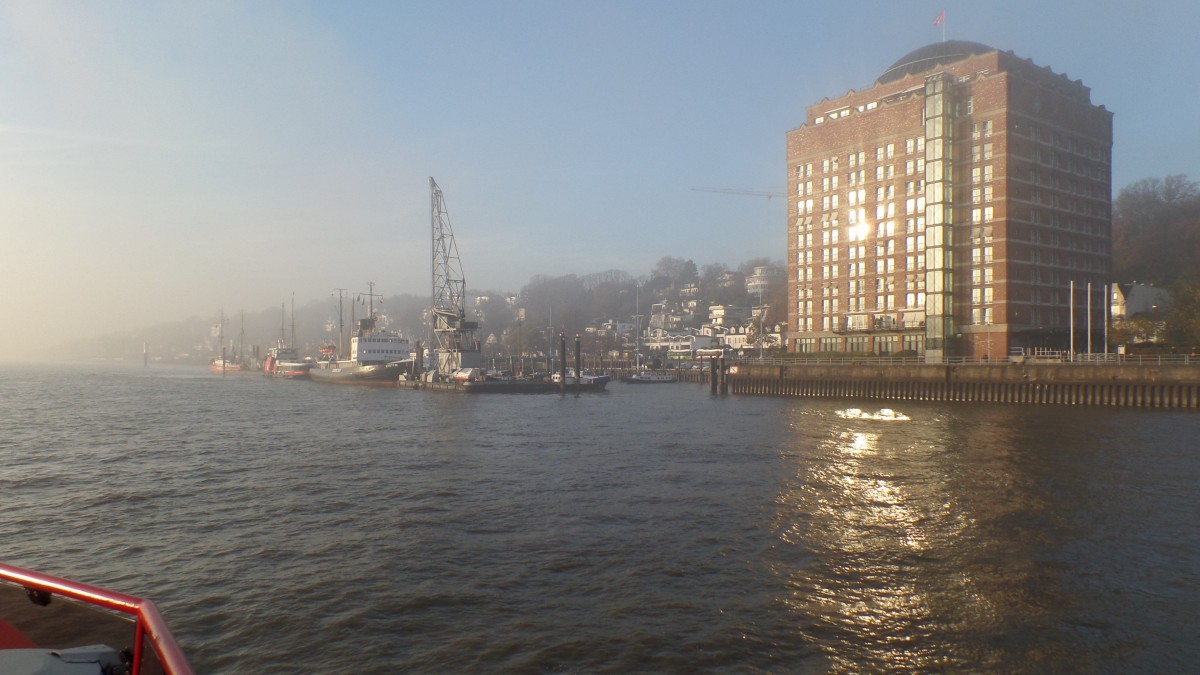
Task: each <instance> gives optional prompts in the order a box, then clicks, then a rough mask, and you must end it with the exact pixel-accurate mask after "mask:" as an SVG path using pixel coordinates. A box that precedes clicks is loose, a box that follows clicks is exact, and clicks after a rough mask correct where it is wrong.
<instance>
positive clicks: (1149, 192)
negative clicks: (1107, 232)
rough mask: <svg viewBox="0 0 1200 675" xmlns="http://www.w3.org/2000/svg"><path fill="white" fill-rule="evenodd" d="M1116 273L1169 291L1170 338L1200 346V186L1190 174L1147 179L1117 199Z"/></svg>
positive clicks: (1125, 279) (1123, 278) (1124, 280)
mask: <svg viewBox="0 0 1200 675" xmlns="http://www.w3.org/2000/svg"><path fill="white" fill-rule="evenodd" d="M1112 250H1113V278H1114V279H1116V280H1119V281H1120V282H1121V283H1129V282H1134V281H1136V282H1138V283H1143V284H1150V285H1153V286H1158V287H1161V288H1166V289H1168V290H1170V291H1171V295H1172V305H1171V309H1170V310H1168V311H1167V313H1166V316H1164V317H1163V319H1164V320H1165V323H1166V331H1165V332H1166V339H1167V341H1168V342H1169V343H1171V344H1173V345H1179V346H1196V345H1200V186H1198V185H1197V184H1196V183H1195V182H1194V181H1191V180H1188V178H1187V176H1183V175H1174V176H1167V177H1166V178H1161V179H1160V178H1146V179H1143V180H1140V181H1138V182H1136V183H1133V184H1132V185H1129V186H1128V187H1125V188H1123V189H1122V190H1121V192H1120V193H1119V194H1118V195H1117V198H1116V201H1114V202H1113V232H1112Z"/></svg>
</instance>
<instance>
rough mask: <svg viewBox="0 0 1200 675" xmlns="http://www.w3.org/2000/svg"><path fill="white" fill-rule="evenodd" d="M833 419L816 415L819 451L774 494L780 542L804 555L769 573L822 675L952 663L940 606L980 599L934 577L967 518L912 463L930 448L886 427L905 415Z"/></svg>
mask: <svg viewBox="0 0 1200 675" xmlns="http://www.w3.org/2000/svg"><path fill="white" fill-rule="evenodd" d="M835 415H836V419H835V418H834V416H824V417H823V418H822V420H823V422H824V427H823V428H824V430H825V431H826V433H825V434H824V435H823V437H822V438H820V439H814V440H817V448H818V451H817V452H816V453H815V454H814V455H813V456H812V457H811V458H809V460H808V461H805V462H801V463H800V465H799V466H798V467H797V468H798V470H799V471H798V475H797V476H796V482H795V484H794V485H792V486H791V489H790V490H789V491H788V492H787V493H785V494H782V495H780V499H779V502H780V504H781V505H784V506H787V507H790V508H789V509H788V510H787V511H785V513H787V514H789V515H790V517H791V518H792V519H793V521H792V522H790V523H783V522H781V523H779V524H778V525H779V527H778V529H777V531H779V532H780V537H781V538H782V540H783V541H785V542H787V543H789V544H792V545H796V546H798V547H801V548H802V549H804V550H807V551H809V552H810V554H811V555H810V556H806V557H805V558H804V563H803V564H799V565H797V566H795V567H790V568H781V569H779V570H777V571H778V573H779V574H780V575H782V576H783V577H784V578H785V579H786V581H787V588H788V594H787V596H786V597H785V598H782V601H783V604H784V605H785V606H786V607H788V608H789V611H791V612H792V613H793V614H794V615H795V616H796V617H798V618H801V619H802V623H801V625H800V626H799V627H798V628H799V630H800V631H801V633H802V634H803V636H804V637H805V639H807V640H808V641H810V642H812V643H814V644H816V645H818V646H819V647H820V648H821V649H822V650H823V651H824V652H825V654H826V657H827V659H828V663H829V669H830V671H831V672H863V671H874V670H889V669H903V670H914V669H915V670H921V669H937V668H945V667H952V666H953V665H954V663H955V659H954V658H953V657H952V656H951V655H950V654H952V653H953V648H952V647H947V645H946V643H945V640H946V639H947V638H948V637H949V636H951V635H952V634H953V630H952V629H951V630H948V626H947V625H945V624H946V623H947V619H946V618H945V617H946V616H947V615H948V614H954V613H955V612H949V613H948V612H947V611H946V609H945V608H946V605H947V603H951V604H954V603H957V604H960V605H962V604H967V605H975V606H976V607H977V608H978V607H979V606H980V604H981V603H980V602H979V593H976V592H974V591H972V590H971V587H972V586H973V580H972V579H971V578H970V577H969V575H966V574H964V573H963V572H962V571H961V570H959V571H958V572H957V573H956V576H955V578H953V579H952V580H948V579H942V578H938V576H937V575H938V574H940V570H941V569H942V565H940V564H939V561H940V560H941V559H944V558H946V557H949V556H951V555H952V554H951V553H950V552H949V550H948V549H949V548H950V547H949V544H950V543H951V542H953V540H954V539H955V538H956V537H958V536H959V535H960V534H961V533H962V531H963V528H964V527H966V526H967V525H968V524H969V522H970V519H969V518H963V517H961V516H962V514H955V513H954V511H955V509H954V508H953V505H952V502H953V499H952V498H950V499H948V498H947V494H946V493H945V487H946V481H945V480H944V477H943V476H941V475H939V472H938V470H937V465H936V464H931V463H930V462H929V461H928V460H927V459H926V458H924V457H922V456H921V455H922V454H927V453H928V452H929V451H930V448H929V447H928V446H925V447H922V446H921V444H919V443H917V442H916V441H915V440H914V437H913V436H912V435H911V434H908V433H905V429H906V425H897V424H892V422H895V421H908V417H907V416H897V415H894V414H890V413H885V414H883V415H879V414H877V413H870V412H868V413H861V411H857V410H848V411H835ZM811 421H812V420H806V423H811ZM930 570H934V572H933V578H930ZM982 604H984V605H986V603H982ZM975 611H976V610H975V609H971V608H965V609H964V608H963V607H961V606H960V607H959V611H958V613H960V614H961V613H963V612H966V613H968V614H970V613H972V612H975ZM978 611H979V612H981V613H983V614H986V613H987V609H986V607H983V608H981V609H979V610H978ZM950 621H951V622H953V619H951V620H950ZM977 656H978V655H976V657H977ZM979 662H980V661H979V659H978V658H976V659H975V660H974V661H972V663H975V664H978V663H979ZM960 663H961V662H960Z"/></svg>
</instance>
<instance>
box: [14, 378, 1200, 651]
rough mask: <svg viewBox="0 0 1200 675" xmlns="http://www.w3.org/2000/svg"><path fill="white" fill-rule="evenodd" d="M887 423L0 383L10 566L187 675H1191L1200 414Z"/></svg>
mask: <svg viewBox="0 0 1200 675" xmlns="http://www.w3.org/2000/svg"><path fill="white" fill-rule="evenodd" d="M887 405H889V406H890V407H892V408H895V409H896V411H897V412H898V413H900V415H899V416H898V419H872V415H869V414H868V415H856V414H855V413H854V412H853V411H851V410H850V409H851V408H862V409H863V411H865V412H867V413H871V412H875V411H877V410H878V409H879V405H878V403H877V402H869V401H858V402H851V401H836V400H785V399H769V398H752V397H712V396H710V395H709V394H708V391H707V389H706V388H704V387H702V386H699V385H689V384H678V385H662V386H655V387H646V386H622V385H620V384H613V385H610V391H608V392H607V393H605V394H599V395H584V396H581V397H573V396H567V397H560V396H558V395H534V396H455V395H448V394H432V393H427V392H412V391H398V390H378V389H359V388H351V387H338V386H330V385H320V384H315V383H308V382H285V381H277V380H266V379H263V378H261V377H257V376H254V375H227V376H225V377H221V376H216V375H212V374H210V373H208V372H207V370H204V369H201V368H177V367H150V368H141V367H120V366H96V365H86V366H74V367H67V366H61V367H54V368H53V369H49V370H47V369H39V370H35V369H32V368H28V367H11V366H10V367H8V368H7V369H6V370H5V371H4V372H3V374H0V459H2V463H0V499H2V504H3V510H2V512H0V560H3V561H5V562H8V563H11V564H16V565H20V566H25V567H32V568H35V569H39V570H42V571H45V572H48V573H51V574H56V575H61V576H66V577H71V578H76V579H78V580H81V581H87V582H90V583H96V584H99V585H105V586H110V587H112V588H115V589H118V590H122V591H126V592H129V593H133V594H137V595H144V596H147V597H150V598H152V599H154V600H155V601H156V602H157V604H158V605H159V607H160V609H161V610H162V611H163V613H164V614H165V616H166V617H167V619H168V621H169V623H170V624H171V625H172V628H173V630H174V631H175V633H176V636H177V637H178V638H179V639H180V641H181V642H182V643H183V646H184V649H185V651H186V652H187V653H188V655H189V658H190V659H191V661H192V663H193V665H194V666H195V667H196V669H197V670H198V672H204V673H209V672H212V673H272V672H296V671H300V672H347V673H349V672H355V673H357V672H363V673H372V672H380V673H382V672H395V671H418V672H420V671H424V672H447V671H451V672H462V671H517V672H556V671H570V672H629V671H643V672H696V671H706V670H707V671H730V670H732V671H742V672H846V673H850V672H864V671H881V670H898V671H1009V672H1052V671H1067V672H1078V671H1082V672H1095V671H1110V672H1131V671H1142V672H1176V671H1182V670H1187V669H1189V668H1194V667H1195V664H1196V663H1200V640H1198V639H1197V638H1198V636H1200V618H1198V617H1200V613H1198V612H1197V611H1196V607H1197V605H1198V604H1200V528H1197V527H1196V519H1197V515H1198V514H1200V497H1198V494H1200V493H1198V490H1197V486H1198V485H1200V453H1198V452H1197V449H1196V447H1197V442H1196V438H1197V437H1198V434H1200V416H1196V415H1193V414H1188V413H1159V412H1152V411H1113V410H1104V409H1087V408H1082V409H1075V408H1066V407H1053V408H1038V407H1030V406H1017V405H994V406H985V405H966V404H958V405H937V404H915V403H912V404H910V403H903V402H892V403H889V404H887ZM839 413H840V414H839ZM874 417H879V416H874ZM904 417H907V418H908V419H904Z"/></svg>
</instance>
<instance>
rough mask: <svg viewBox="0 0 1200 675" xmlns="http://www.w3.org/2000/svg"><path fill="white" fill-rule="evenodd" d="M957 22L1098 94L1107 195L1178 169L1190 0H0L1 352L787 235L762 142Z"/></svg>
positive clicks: (1194, 142) (956, 32) (777, 153)
mask: <svg viewBox="0 0 1200 675" xmlns="http://www.w3.org/2000/svg"><path fill="white" fill-rule="evenodd" d="M943 9H945V10H946V23H945V33H946V38H948V39H959V40H972V41H977V42H982V43H985V44H988V45H991V46H993V47H996V48H998V49H1001V50H1012V51H1014V52H1015V53H1016V54H1017V55H1018V56H1020V57H1023V58H1032V59H1033V61H1034V62H1035V63H1037V64H1038V65H1042V66H1050V67H1051V68H1052V69H1053V70H1054V71H1055V72H1057V73H1066V74H1067V75H1068V76H1070V77H1071V78H1072V79H1081V80H1082V81H1083V82H1084V84H1086V85H1088V86H1090V87H1091V88H1092V102H1093V103H1096V104H1102V105H1104V106H1106V107H1107V108H1108V109H1110V110H1112V111H1113V112H1114V113H1115V118H1114V134H1115V139H1116V140H1115V147H1114V152H1113V184H1114V189H1115V190H1119V189H1120V188H1122V187H1124V186H1126V185H1128V184H1129V183H1131V182H1133V181H1136V180H1139V179H1141V178H1146V177H1151V176H1165V175H1169V174H1176V173H1183V174H1187V175H1189V176H1190V177H1191V178H1193V179H1200V166H1198V164H1200V122H1197V103H1198V102H1200V101H1198V100H1197V99H1198V95H1197V91H1198V90H1197V87H1196V84H1195V82H1194V78H1193V75H1194V73H1195V71H1194V69H1195V68H1196V67H1197V66H1198V65H1200V40H1197V39H1196V37H1195V34H1194V33H1195V30H1196V28H1197V26H1200V3H1195V2H1191V1H1189V2H1183V1H1168V2H1156V3H1145V4H1142V3H1131V2H1128V1H1127V0H1124V1H1121V2H1115V1H1110V0H1080V1H1076V2H1045V1H1044V0H1036V1H1026V0H1017V1H1014V0H1005V1H1004V2H1000V1H999V0H996V1H993V2H975V1H973V2H963V1H958V2H945V1H941V2H935V1H927V0H906V1H905V2H897V1H896V0H880V1H865V2H854V1H851V2H806V1H804V0H790V1H787V2H744V3H743V2H731V1H723V2H701V1H696V0H689V1H683V2H655V1H653V0H636V1H630V2H624V1H607V0H606V1H603V2H582V1H574V0H551V1H546V2H492V1H488V2H484V1H477V2H454V1H438V2H420V3H418V2H415V1H405V0H397V1H386V2H332V1H331V2H301V1H298V0H287V1H283V2H272V1H269V0H255V1H254V2H192V3H180V2H55V1H45V0H31V1H28V2H24V1H15V2H14V1H10V0H0V284H2V285H0V316H2V317H3V327H4V343H5V350H4V351H6V352H8V353H10V354H12V353H14V352H19V351H22V350H25V349H27V348H28V347H29V346H30V345H31V344H32V341H34V340H36V341H39V342H58V341H59V340H60V339H62V338H68V337H76V336H80V335H90V334H94V333H101V332H108V331H111V330H113V329H115V328H118V327H140V326H144V325H149V324H153V323H160V322H163V321H173V320H177V319H182V318H186V317H189V316H202V317H207V316H211V317H213V318H214V319H215V317H216V315H217V312H218V310H219V309H221V308H224V309H225V310H226V312H236V311H238V310H247V311H257V310H261V309H266V308H272V307H277V306H279V303H280V302H281V301H282V300H283V299H284V298H288V297H290V296H291V294H292V293H293V292H294V293H295V294H296V298H297V302H298V303H302V302H305V301H308V300H312V299H318V298H324V297H327V296H328V295H329V293H330V291H331V289H333V288H335V287H345V288H349V289H351V290H356V291H357V290H365V288H366V282H368V281H375V282H377V284H378V290H380V291H381V292H383V293H385V294H393V293H402V292H411V293H418V294H426V293H428V292H429V288H430V280H429V276H430V261H429V256H430V254H429V249H430V246H429V227H430V226H429V210H430V205H429V193H428V177H429V176H433V177H434V178H436V180H437V181H438V183H439V184H440V185H441V187H442V189H443V191H444V192H445V196H446V201H447V205H448V208H449V214H450V219H451V222H452V223H453V226H454V230H455V233H456V236H457V241H458V247H459V252H460V254H461V256H462V264H463V267H464V270H465V275H466V278H467V284H468V286H470V287H472V288H489V289H495V290H508V291H516V290H519V289H520V287H521V286H522V285H523V284H524V283H525V282H527V281H528V280H529V278H530V277H531V276H532V275H534V274H551V275H558V274H568V273H579V274H586V273H590V272H597V271H603V270H607V269H613V268H616V269H623V270H625V271H628V272H630V273H632V274H635V275H639V274H644V273H646V272H648V271H649V270H650V268H651V267H652V266H653V265H654V263H655V262H656V261H657V260H658V259H659V258H661V257H662V256H664V255H672V256H680V257H686V258H691V259H693V260H695V261H696V263H697V264H698V265H701V266H702V265H704V264H706V263H710V262H723V263H726V264H730V265H736V264H738V263H740V262H742V261H744V260H746V259H749V258H752V257H758V256H767V257H770V258H772V259H775V260H783V258H784V255H785V251H786V249H785V235H784V233H785V231H786V220H785V203H784V201H783V200H781V199H770V200H768V199H764V198H761V197H748V196H733V195H725V194H715V193H707V192H697V191H693V190H692V189H691V188H692V187H717V188H738V189H752V190H768V191H778V192H782V191H783V190H784V187H785V185H786V171H785V154H784V151H785V148H784V136H785V134H786V132H787V131H788V130H790V129H793V128H795V127H797V126H799V125H800V124H801V123H802V122H803V120H804V110H805V107H806V106H808V105H810V104H812V103H816V102H818V101H820V100H821V99H823V98H826V97H830V98H832V97H836V96H840V95H842V94H844V93H846V92H847V91H849V90H851V89H863V88H867V87H869V86H870V85H871V84H872V83H873V81H874V79H875V78H876V77H877V76H878V75H879V74H881V73H882V72H883V71H884V70H886V69H887V67H888V66H890V65H891V64H892V63H893V62H894V61H896V60H897V59H899V58H900V57H901V56H903V55H904V54H906V53H908V52H909V51H912V50H913V49H916V48H918V47H921V46H923V45H926V44H929V43H932V42H937V41H940V40H941V39H942V29H941V28H938V27H934V26H933V25H932V23H933V19H934V17H935V16H936V15H937V14H938V12H940V11H942V10H943Z"/></svg>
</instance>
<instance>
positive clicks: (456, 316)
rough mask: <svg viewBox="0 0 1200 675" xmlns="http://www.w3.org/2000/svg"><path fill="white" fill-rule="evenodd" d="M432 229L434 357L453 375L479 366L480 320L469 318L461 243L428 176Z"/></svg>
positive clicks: (439, 370)
mask: <svg viewBox="0 0 1200 675" xmlns="http://www.w3.org/2000/svg"><path fill="white" fill-rule="evenodd" d="M429 193H430V212H431V214H430V229H431V237H432V269H433V275H432V281H433V284H432V293H431V302H430V321H431V322H432V331H433V339H432V340H431V342H430V344H432V345H433V356H434V358H435V359H436V360H435V361H434V363H435V366H434V368H435V369H436V371H437V373H439V374H440V375H446V376H448V375H450V374H451V373H453V372H454V371H456V370H458V369H459V368H472V367H476V366H477V365H478V363H479V358H478V357H479V346H478V343H477V342H476V340H475V329H476V328H478V323H476V322H474V321H467V320H466V316H467V312H466V299H465V295H466V284H467V282H466V279H465V278H464V277H463V272H462V264H461V263H460V261H459V259H458V245H457V244H456V243H455V241H454V230H453V229H451V227H450V216H449V214H448V213H447V212H446V202H445V200H444V199H443V198H442V190H441V188H439V187H438V184H437V182H436V181H434V180H433V178H432V177H430V178H429Z"/></svg>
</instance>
